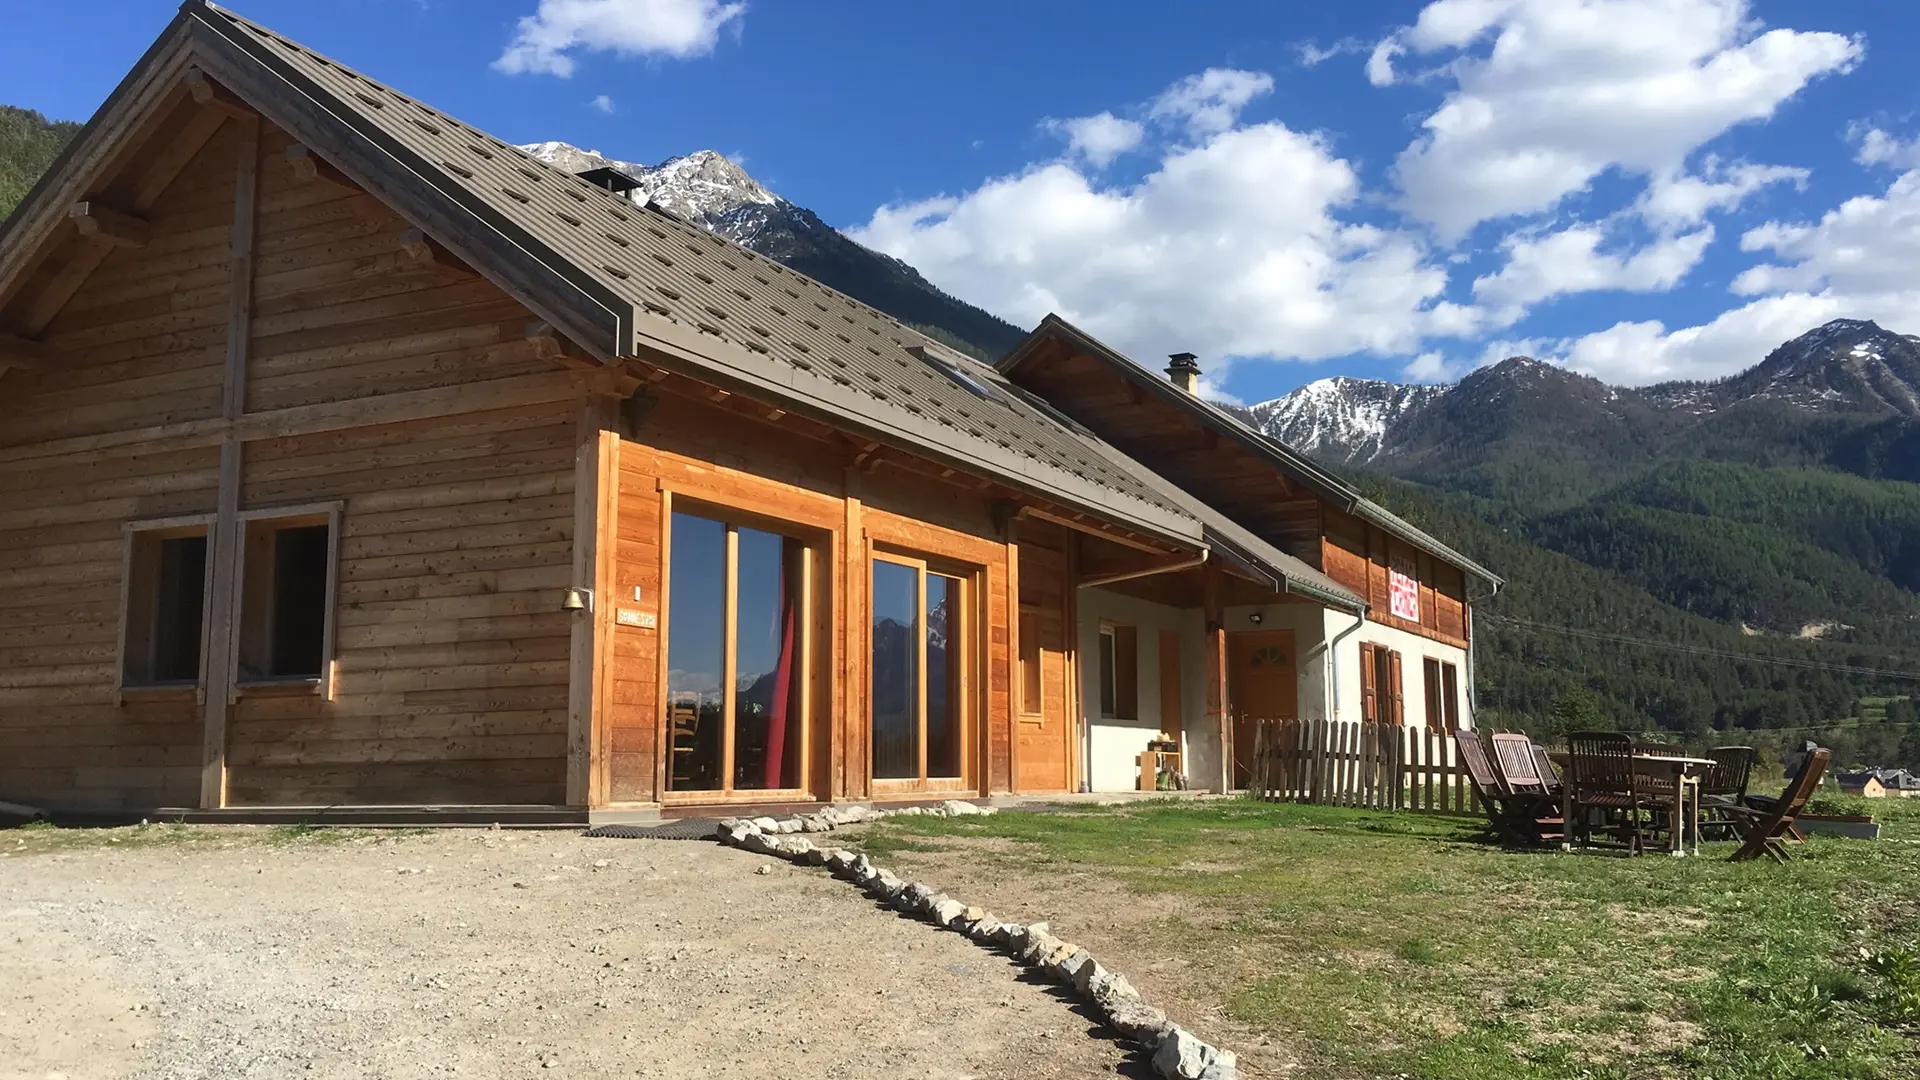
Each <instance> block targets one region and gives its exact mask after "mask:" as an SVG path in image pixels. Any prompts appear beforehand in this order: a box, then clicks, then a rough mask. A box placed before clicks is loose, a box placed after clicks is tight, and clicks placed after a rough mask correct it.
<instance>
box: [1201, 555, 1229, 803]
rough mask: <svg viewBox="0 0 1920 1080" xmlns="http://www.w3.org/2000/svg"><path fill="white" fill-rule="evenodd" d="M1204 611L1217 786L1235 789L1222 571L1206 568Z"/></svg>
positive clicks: (1209, 714)
mask: <svg viewBox="0 0 1920 1080" xmlns="http://www.w3.org/2000/svg"><path fill="white" fill-rule="evenodd" d="M1204 612H1205V619H1206V634H1207V729H1208V730H1210V731H1212V732H1213V733H1214V734H1215V735H1216V736H1217V737H1218V738H1219V740H1220V773H1219V776H1218V777H1217V778H1216V783H1215V785H1214V789H1215V790H1216V791H1218V792H1220V793H1221V794H1222V795H1224V794H1226V793H1227V792H1230V791H1232V790H1233V703H1232V701H1231V700H1229V695H1228V689H1227V626H1226V613H1225V611H1224V610H1223V609H1222V607H1221V604H1220V572H1219V571H1218V570H1216V569H1214V568H1213V567H1211V566H1209V567H1207V570H1206V587H1205V599H1204Z"/></svg>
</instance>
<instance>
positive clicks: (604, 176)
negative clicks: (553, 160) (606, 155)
mask: <svg viewBox="0 0 1920 1080" xmlns="http://www.w3.org/2000/svg"><path fill="white" fill-rule="evenodd" d="M577 175H578V176H579V177H580V179H582V180H585V181H586V182H587V183H589V184H592V185H593V186H594V187H597V188H606V189H607V190H608V191H611V192H613V193H614V194H615V195H625V194H626V193H627V192H629V191H633V190H634V189H636V188H638V187H639V186H640V181H638V180H635V179H634V178H633V177H631V176H628V175H627V174H626V173H623V172H621V171H620V170H619V169H613V168H608V167H607V166H605V165H602V166H600V167H599V168H597V169H588V170H587V171H586V172H583V173H579V174H577Z"/></svg>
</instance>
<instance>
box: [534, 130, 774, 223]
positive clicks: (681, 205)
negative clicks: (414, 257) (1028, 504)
mask: <svg viewBox="0 0 1920 1080" xmlns="http://www.w3.org/2000/svg"><path fill="white" fill-rule="evenodd" d="M520 149H522V150H525V151H526V152H527V153H528V154H530V155H531V156H533V157H536V158H539V159H540V160H541V161H544V162H546V163H547V164H549V165H552V166H554V167H555V168H559V169H565V170H567V171H568V172H575V173H577V172H585V171H587V170H588V169H602V168H606V169H613V170H615V171H618V172H622V173H625V174H627V175H628V176H631V177H633V179H634V180H636V181H638V182H639V185H640V186H639V187H638V188H636V189H634V191H633V193H632V195H631V198H632V199H633V200H634V201H635V202H639V203H652V204H653V205H654V206H657V207H659V208H660V209H662V210H665V211H666V212H667V213H669V214H672V215H673V216H675V217H677V218H680V219H681V220H683V221H687V222H691V223H692V224H695V225H699V226H701V227H702V228H705V229H709V230H711V231H713V232H716V233H719V234H720V235H722V236H725V237H726V238H728V239H729V240H734V241H738V242H739V243H742V244H748V245H749V246H751V243H752V240H753V239H754V238H755V237H756V236H758V235H759V234H760V233H761V232H762V231H764V230H765V229H766V228H767V226H768V224H769V223H770V221H771V220H772V219H773V218H774V217H775V216H777V215H780V214H782V213H783V212H786V211H790V210H791V209H792V206H791V204H789V203H788V202H787V201H786V200H785V199H782V198H781V197H780V196H778V195H775V194H774V193H773V192H771V191H768V190H767V189H766V188H765V187H763V186H761V184H760V182H759V181H758V180H755V179H754V178H753V177H752V176H749V175H748V174H747V171H746V170H745V169H743V168H741V167H740V166H739V165H737V164H735V163H734V162H733V160H732V159H730V158H728V157H727V156H726V155H725V154H722V153H720V152H719V151H717V150H697V151H695V152H693V153H691V154H686V155H684V156H681V157H674V158H668V159H667V160H665V161H663V162H661V163H660V164H658V165H643V164H639V163H637V162H632V161H620V160H617V159H615V158H610V157H607V156H606V155H604V154H602V153H600V152H599V151H598V150H582V149H580V148H579V147H577V146H574V145H572V144H570V143H563V142H544V143H532V144H529V145H527V146H522V147H521V148H520Z"/></svg>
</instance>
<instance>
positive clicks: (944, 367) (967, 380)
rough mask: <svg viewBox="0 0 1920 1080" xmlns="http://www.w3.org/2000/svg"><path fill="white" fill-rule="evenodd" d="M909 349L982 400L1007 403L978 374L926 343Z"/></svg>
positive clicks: (955, 383)
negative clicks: (927, 345)
mask: <svg viewBox="0 0 1920 1080" xmlns="http://www.w3.org/2000/svg"><path fill="white" fill-rule="evenodd" d="M907 351H908V352H910V353H912V354H913V355H915V356H917V357H919V358H920V360H921V362H922V363H925V364H926V365H927V366H928V367H930V368H932V369H933V370H935V371H937V372H939V373H940V374H942V375H945V376H946V377H947V381H948V382H951V383H953V384H954V385H955V386H958V387H959V388H960V389H962V390H965V391H966V392H967V393H969V394H972V395H973V396H974V397H977V398H979V399H980V400H982V401H998V402H1001V403H1002V404H1005V399H1003V398H1002V397H1001V396H1000V394H999V393H998V392H997V391H996V390H995V389H994V388H993V387H991V386H989V385H987V383H986V381H985V380H983V379H981V378H979V377H978V376H975V375H972V374H970V373H968V372H966V371H962V370H961V369H960V368H959V366H958V365H956V364H954V363H953V362H952V361H950V360H948V359H947V358H946V357H944V356H940V355H938V354H936V353H935V352H934V351H933V350H932V349H929V348H927V347H925V346H924V345H912V346H909V347H908V348H907Z"/></svg>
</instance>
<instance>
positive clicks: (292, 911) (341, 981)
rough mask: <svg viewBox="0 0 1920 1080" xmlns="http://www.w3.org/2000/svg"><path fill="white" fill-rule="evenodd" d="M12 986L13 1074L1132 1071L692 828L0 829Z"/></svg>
mask: <svg viewBox="0 0 1920 1080" xmlns="http://www.w3.org/2000/svg"><path fill="white" fill-rule="evenodd" d="M763 867H764V868H767V869H769V870H770V872H767V873H762V872H761V871H762V868H763ZM1008 914H1009V915H1014V914H1018V913H1008ZM0 985H4V986H5V988H6V989H5V992H4V993H3V994H0V1078H6V1080H13V1078H16V1077H19V1078H27V1077H31V1078H33V1080H43V1078H47V1077H54V1076H59V1077H65V1078H67V1080H82V1078H94V1077H102V1078H119V1077H140V1078H147V1077H153V1078H161V1077H164V1078H176V1077H180V1078H184V1077H219V1078H223V1080H225V1078H231V1077H283V1076H285V1077H303V1078H305V1077H382V1078H386V1077H393V1078H404V1077H427V1076H435V1077H438V1076H446V1075H467V1076H482V1077H496V1076H498V1077H515V1076H538V1077H542V1078H554V1077H571V1076H582V1077H586V1076H592V1077H603V1076H605V1077H612V1076H643V1077H699V1076H726V1077H781V1078H790V1077H811V1076H820V1077H836V1078H842V1077H844V1078H861V1077H876V1078H877V1077H889V1078H893V1077H939V1078H959V1077H1001V1076H1007V1077H1012V1076H1019V1077H1023V1078H1025V1077H1067V1076H1076V1077H1077V1076H1097V1075H1103V1074H1104V1075H1111V1074H1113V1072H1114V1071H1115V1070H1116V1069H1120V1070H1123V1071H1124V1072H1126V1073H1128V1074H1133V1073H1135V1072H1136V1071H1137V1069H1138V1067H1139V1066H1138V1063H1137V1062H1128V1061H1127V1060H1126V1059H1125V1055H1124V1054H1123V1053H1122V1051H1121V1050H1120V1049H1119V1047H1117V1046H1116V1045H1115V1044H1114V1043H1112V1042H1109V1041H1107V1040H1105V1039H1101V1038H1091V1037H1089V1034H1090V1032H1092V1031H1093V1030H1094V1028H1095V1025H1094V1023H1093V1022H1092V1021H1090V1020H1089V1019H1087V1018H1086V1017H1085V1016H1084V1015H1082V1014H1081V1013H1079V1012H1076V1011H1074V1009H1073V1008H1072V1007H1071V1006H1070V1004H1069V1003H1068V1002H1067V1001H1066V1000H1064V999H1063V997H1062V996H1060V995H1059V994H1058V992H1056V991H1053V990H1050V989H1049V988H1047V987H1045V986H1042V985H1039V984H1038V983H1035V982H1026V981H1021V978H1020V976H1019V972H1018V970H1017V968H1016V967H1015V966H1014V965H1013V964H1012V963H1010V962H1008V961H1006V960H1004V959H1002V958H1000V957H998V956H996V955H994V954H991V953H987V952H984V951H982V950H980V949H978V948H977V947H975V946H973V945H971V944H969V943H967V942H966V941H965V940H964V939H962V938H961V937H960V936H959V935H956V934H951V933H945V932H941V931H937V930H933V929H931V928H929V927H927V926H926V925H924V924H921V923H917V922H912V921H908V920H906V919H904V918H901V917H899V916H896V915H893V914H891V913H889V912H886V911H883V910H881V909H879V908H877V907H875V906H874V905H873V904H871V903H870V902H869V901H867V900H866V899H865V898H863V897H862V896H860V895H859V894H858V893H857V892H856V891H855V890H853V889H851V888H850V887H848V886H847V885H845V884H843V883H840V882H837V881H834V880H832V879H831V878H829V877H828V876H827V875H826V873H825V872H824V871H820V870H807V869H800V868H796V867H792V866H788V865H786V864H784V863H779V862H775V861H770V860H763V859H760V858H757V857H755V856H752V855H748V854H746V853H744V852H740V851H736V850H731V849H726V848H721V847H719V846H717V845H714V844H711V843H707V842H704V841H699V842H689V841H634V840H593V839H587V838H585V837H581V836H578V835H574V834H571V833H516V832H510V831H508V832H502V831H477V832H476V831H445V832H434V833H426V834H412V835H391V834H373V833H365V832H348V831H328V832H311V833H293V832H290V831H288V830H266V829H240V828H223V829H212V828H207V829H178V828H166V829H161V828H155V829H149V830H115V831H112V832H106V833H101V832H92V833H85V834H76V833H65V832H52V831H45V830H26V831H16V832H11V833H7V832H0Z"/></svg>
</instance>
